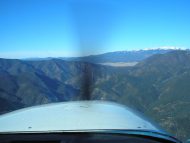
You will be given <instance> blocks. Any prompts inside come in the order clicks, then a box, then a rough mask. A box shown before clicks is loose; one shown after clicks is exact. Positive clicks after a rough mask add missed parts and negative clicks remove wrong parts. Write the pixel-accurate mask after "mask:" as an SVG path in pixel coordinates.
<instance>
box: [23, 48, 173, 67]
mask: <svg viewBox="0 0 190 143" xmlns="http://www.w3.org/2000/svg"><path fill="white" fill-rule="evenodd" d="M173 50H174V49H159V48H158V49H146V50H132V51H117V52H109V53H104V54H99V55H90V56H84V57H69V58H64V57H60V58H58V59H62V60H66V61H83V62H89V63H96V64H97V63H118V62H127V63H131V62H139V61H142V60H144V59H146V58H148V57H150V56H152V55H155V54H164V53H167V52H170V51H173ZM50 59H52V58H51V57H48V58H28V59H24V60H28V61H41V60H50Z"/></svg>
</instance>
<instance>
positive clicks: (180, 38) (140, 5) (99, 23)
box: [0, 0, 190, 58]
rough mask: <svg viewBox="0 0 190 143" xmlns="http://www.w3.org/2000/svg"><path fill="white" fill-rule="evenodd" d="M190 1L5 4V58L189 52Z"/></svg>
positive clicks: (22, 0)
mask: <svg viewBox="0 0 190 143" xmlns="http://www.w3.org/2000/svg"><path fill="white" fill-rule="evenodd" d="M189 7H190V1H189V0H0V57H3V58H26V57H60V56H62V57H65V56H83V55H90V54H99V53H105V52H110V51H120V50H135V49H144V48H157V47H167V46H169V47H170V46H171V47H183V48H189V47H190V8H189Z"/></svg>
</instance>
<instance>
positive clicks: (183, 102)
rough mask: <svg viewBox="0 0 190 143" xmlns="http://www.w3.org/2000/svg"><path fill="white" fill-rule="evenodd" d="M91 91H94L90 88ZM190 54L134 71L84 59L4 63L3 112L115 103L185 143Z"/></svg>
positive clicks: (165, 57) (150, 61)
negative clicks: (72, 102) (75, 103)
mask: <svg viewBox="0 0 190 143" xmlns="http://www.w3.org/2000/svg"><path fill="white" fill-rule="evenodd" d="M87 87H88V88H87ZM189 87H190V51H189V50H172V51H170V52H166V53H160V54H154V55H152V56H150V57H148V58H146V59H144V60H142V61H139V62H138V64H136V65H135V66H133V67H109V66H103V65H99V64H94V63H90V62H84V61H65V60H62V59H49V60H41V61H38V60H37V61H25V60H8V59H0V112H1V113H4V112H8V111H12V110H15V109H19V108H23V107H28V106H33V105H38V104H45V103H51V102H60V101H70V100H82V99H85V97H84V96H86V93H89V94H90V100H109V101H115V102H118V103H121V104H124V105H127V106H130V107H132V108H135V109H136V110H139V111H141V112H143V113H144V114H146V115H148V116H150V117H151V118H153V119H154V120H156V121H157V122H158V123H159V124H160V125H161V126H162V127H164V128H165V129H167V130H168V131H170V132H172V133H173V134H175V135H176V136H177V137H179V138H180V139H182V140H185V139H187V138H189V132H190V126H189V125H190V124H189V123H190V112H189V107H190V88H189Z"/></svg>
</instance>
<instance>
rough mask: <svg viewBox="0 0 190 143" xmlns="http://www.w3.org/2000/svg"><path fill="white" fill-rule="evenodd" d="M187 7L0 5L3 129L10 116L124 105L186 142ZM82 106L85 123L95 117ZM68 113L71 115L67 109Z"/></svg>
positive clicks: (81, 2)
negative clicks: (74, 105)
mask: <svg viewBox="0 0 190 143" xmlns="http://www.w3.org/2000/svg"><path fill="white" fill-rule="evenodd" d="M189 6H190V2H189V1H188V0H64V1H61V0H55V1H53V0H27V1H26V0H14V1H12V0H0V114H1V116H0V131H1V130H2V127H5V128H8V124H9V123H8V122H7V124H3V123H4V122H1V121H3V120H4V117H5V116H4V114H5V113H10V112H12V111H16V110H18V109H23V108H26V107H34V106H36V105H42V104H47V105H49V103H57V102H70V101H93V100H96V101H111V102H114V103H118V104H121V105H125V106H127V107H129V108H130V109H134V110H135V111H138V112H140V113H141V114H142V115H143V116H146V117H148V118H151V119H152V120H154V122H155V123H156V124H158V125H159V126H160V127H161V128H163V129H164V130H165V131H166V132H169V133H171V134H172V135H173V136H174V137H176V138H178V139H180V140H182V141H186V140H188V139H189V138H190V136H189V133H190V112H189V109H190V95H189V93H190V88H189V87H190V72H189V71H190V51H189V47H190V43H189V37H190V28H189V25H190V18H189V17H190V9H189ZM55 106H57V105H55ZM49 107H50V108H51V106H49ZM49 107H48V109H49ZM80 107H84V108H83V109H85V108H86V110H85V111H87V112H86V114H84V115H83V116H85V117H86V116H89V115H90V113H93V112H94V110H91V111H88V110H87V109H91V108H88V107H86V104H84V105H81V106H80ZM34 108H35V107H34ZM100 108H102V107H100ZM52 109H53V108H52ZM98 109H99V108H98ZM63 110H64V112H67V111H69V113H68V115H70V113H71V114H72V113H74V111H73V109H72V110H70V105H68V106H67V107H64V108H63ZM51 111H52V110H51ZM112 111H113V112H114V111H115V110H114V108H113V110H111V109H110V110H106V113H105V114H107V115H109V117H108V118H106V119H105V118H104V119H103V120H106V121H107V120H109V118H111V117H112V116H111V112H112ZM16 112H17V111H16ZM20 112H22V110H19V111H18V113H20ZM57 112H58V111H57V110H53V114H56V113H57ZM118 112H120V111H118ZM14 113H15V112H13V114H11V115H10V114H9V115H10V116H11V120H12V119H14V116H13V115H15V114H14ZM42 113H43V112H40V113H39V114H38V115H37V114H36V113H35V114H34V116H35V117H38V116H40V115H43V114H42ZM50 113H52V112H50ZM76 114H79V113H76ZM32 115H33V112H32ZM93 115H94V114H93ZM81 116H82V115H81ZM98 116H99V114H97V117H94V118H95V119H96V118H98ZM31 118H32V119H33V117H31ZM44 118H50V119H51V117H49V116H48V114H46V116H44ZM18 120H19V121H25V120H24V118H22V119H21V116H20V119H18ZM28 120H29V119H28ZM36 120H37V118H36ZM8 121H9V120H8ZM29 121H30V120H29ZM59 121H60V120H59ZM61 121H62V120H61ZM54 122H56V123H57V121H54ZM77 123H78V124H80V122H77ZM88 123H89V121H88V120H86V124H88ZM101 123H102V122H101ZM101 123H100V122H99V123H97V126H99V125H101V126H103V125H105V124H106V123H105V124H103V125H102V124H101ZM136 124H141V122H136ZM6 125H7V127H6ZM9 125H10V124H9ZM95 125H96V124H95ZM12 126H16V125H12ZM18 126H21V125H19V124H18ZM58 126H59V125H58ZM27 127H30V125H27ZM121 127H124V125H123V126H121ZM110 128H111V126H110ZM140 128H144V126H142V127H141V126H140V127H139V130H140ZM128 129H129V128H128ZM130 129H131V128H130ZM10 131H11V130H10Z"/></svg>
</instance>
